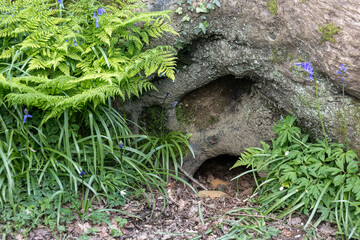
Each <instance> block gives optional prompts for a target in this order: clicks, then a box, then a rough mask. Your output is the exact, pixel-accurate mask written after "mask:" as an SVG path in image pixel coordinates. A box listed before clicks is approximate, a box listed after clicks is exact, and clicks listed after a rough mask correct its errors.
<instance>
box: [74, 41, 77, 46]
mask: <svg viewBox="0 0 360 240" xmlns="http://www.w3.org/2000/svg"><path fill="white" fill-rule="evenodd" d="M74 46H75V47H77V42H76V40H75V39H74Z"/></svg>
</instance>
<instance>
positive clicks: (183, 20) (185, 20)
mask: <svg viewBox="0 0 360 240" xmlns="http://www.w3.org/2000/svg"><path fill="white" fill-rule="evenodd" d="M189 21H190V17H189V15H188V14H186V15H185V16H184V17H183V18H182V19H181V22H189Z"/></svg>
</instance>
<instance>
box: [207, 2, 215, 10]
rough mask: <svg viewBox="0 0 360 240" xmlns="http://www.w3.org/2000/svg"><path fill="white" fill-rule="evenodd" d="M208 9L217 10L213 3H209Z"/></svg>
mask: <svg viewBox="0 0 360 240" xmlns="http://www.w3.org/2000/svg"><path fill="white" fill-rule="evenodd" d="M206 8H207V9H211V10H212V9H215V6H214V4H212V3H208V4H207V5H206Z"/></svg>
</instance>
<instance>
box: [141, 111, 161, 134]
mask: <svg viewBox="0 0 360 240" xmlns="http://www.w3.org/2000/svg"><path fill="white" fill-rule="evenodd" d="M161 112H162V108H161V107H160V106H152V107H148V108H145V109H144V111H143V112H142V115H141V117H140V121H139V122H140V126H142V127H143V128H144V130H145V131H146V132H147V133H148V134H149V135H151V136H160V134H161Z"/></svg>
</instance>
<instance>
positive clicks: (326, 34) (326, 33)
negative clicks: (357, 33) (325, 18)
mask: <svg viewBox="0 0 360 240" xmlns="http://www.w3.org/2000/svg"><path fill="white" fill-rule="evenodd" d="M340 31H341V28H340V27H338V26H335V25H334V23H333V22H332V23H329V24H326V25H325V26H319V32H321V39H320V44H322V43H323V42H325V41H330V42H335V39H334V35H335V34H338V33H339V32H340Z"/></svg>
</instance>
